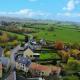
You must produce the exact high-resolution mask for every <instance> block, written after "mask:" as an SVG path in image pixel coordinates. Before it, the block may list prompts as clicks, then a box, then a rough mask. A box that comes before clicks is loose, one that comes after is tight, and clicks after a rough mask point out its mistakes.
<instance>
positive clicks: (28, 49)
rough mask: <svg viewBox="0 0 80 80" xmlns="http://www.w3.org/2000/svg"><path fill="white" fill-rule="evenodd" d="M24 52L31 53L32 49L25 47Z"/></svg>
mask: <svg viewBox="0 0 80 80" xmlns="http://www.w3.org/2000/svg"><path fill="white" fill-rule="evenodd" d="M24 53H27V54H29V53H32V54H33V51H32V49H30V48H27V49H26V50H25V51H24Z"/></svg>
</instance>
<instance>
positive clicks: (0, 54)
mask: <svg viewBox="0 0 80 80" xmlns="http://www.w3.org/2000/svg"><path fill="white" fill-rule="evenodd" d="M2 53H3V48H2V47H0V57H1V56H2Z"/></svg>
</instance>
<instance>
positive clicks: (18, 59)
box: [16, 56, 31, 66]
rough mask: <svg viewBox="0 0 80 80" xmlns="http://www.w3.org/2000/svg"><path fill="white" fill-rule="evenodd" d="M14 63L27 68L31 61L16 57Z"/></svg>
mask: <svg viewBox="0 0 80 80" xmlns="http://www.w3.org/2000/svg"><path fill="white" fill-rule="evenodd" d="M16 62H18V63H21V64H25V65H26V66H29V65H30V64H31V60H30V59H28V58H27V57H23V56H18V57H17V59H16Z"/></svg>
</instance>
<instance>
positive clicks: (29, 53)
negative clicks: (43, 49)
mask: <svg viewBox="0 0 80 80" xmlns="http://www.w3.org/2000/svg"><path fill="white" fill-rule="evenodd" d="M23 56H24V57H29V58H30V59H32V60H34V59H36V58H37V59H38V58H39V57H40V54H39V53H34V52H33V51H32V49H30V48H27V49H26V50H25V51H24V52H23Z"/></svg>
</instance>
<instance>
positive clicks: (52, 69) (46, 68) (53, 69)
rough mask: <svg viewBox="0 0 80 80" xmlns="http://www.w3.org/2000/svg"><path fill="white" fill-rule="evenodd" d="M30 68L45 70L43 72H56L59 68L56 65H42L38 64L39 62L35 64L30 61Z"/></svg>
mask: <svg viewBox="0 0 80 80" xmlns="http://www.w3.org/2000/svg"><path fill="white" fill-rule="evenodd" d="M30 68H31V69H34V70H38V71H45V72H49V73H51V72H57V71H58V70H60V67H56V66H44V65H40V64H37V63H32V64H31V65H30Z"/></svg>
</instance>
